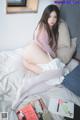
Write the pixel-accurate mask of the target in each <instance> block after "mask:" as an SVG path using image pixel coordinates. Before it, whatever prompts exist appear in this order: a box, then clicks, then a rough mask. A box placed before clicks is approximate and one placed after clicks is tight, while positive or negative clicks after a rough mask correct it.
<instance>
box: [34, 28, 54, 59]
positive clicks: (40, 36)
mask: <svg viewBox="0 0 80 120" xmlns="http://www.w3.org/2000/svg"><path fill="white" fill-rule="evenodd" d="M34 41H35V43H36V44H37V45H38V46H39V47H40V48H41V49H42V50H43V51H44V52H46V53H49V54H50V55H51V56H52V57H55V53H54V46H55V45H54V44H53V45H52V48H51V47H50V45H49V41H50V40H49V37H48V33H47V31H46V29H45V27H44V26H43V27H42V28H41V30H40V29H39V26H38V27H37V29H36V31H35V34H34ZM53 43H54V42H53Z"/></svg>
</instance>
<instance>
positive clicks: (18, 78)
mask: <svg viewBox="0 0 80 120" xmlns="http://www.w3.org/2000/svg"><path fill="white" fill-rule="evenodd" d="M22 54H23V49H17V50H13V51H3V52H0V111H1V112H2V111H3V112H9V120H17V118H16V116H15V114H14V112H12V111H11V105H12V103H13V102H14V99H15V96H16V93H17V90H18V89H19V88H20V87H21V85H22V83H23V80H26V79H28V78H30V77H32V76H35V74H34V73H32V72H30V71H28V70H26V69H25V68H24V67H23V64H22V62H21V61H22ZM41 87H42V86H41ZM37 89H41V88H39V87H38V88H36V90H37ZM37 96H38V97H43V98H44V99H45V101H46V103H47V102H48V101H49V98H50V97H54V98H59V97H60V98H64V99H67V100H70V101H72V102H74V103H76V104H78V105H80V98H79V97H77V96H76V95H74V94H73V93H72V92H70V91H69V90H67V89H66V88H64V87H63V86H62V85H59V86H54V87H51V89H49V90H48V91H46V92H43V93H39V94H37ZM37 96H35V95H33V96H32V97H31V96H30V97H29V98H28V99H27V100H26V102H28V101H30V100H31V99H32V98H37ZM54 118H55V120H60V117H58V116H54ZM61 120H62V118H61Z"/></svg>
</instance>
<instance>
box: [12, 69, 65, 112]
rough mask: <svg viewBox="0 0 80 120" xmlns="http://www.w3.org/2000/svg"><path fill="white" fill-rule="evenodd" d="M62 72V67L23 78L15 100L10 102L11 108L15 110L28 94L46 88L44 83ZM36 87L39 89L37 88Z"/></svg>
mask: <svg viewBox="0 0 80 120" xmlns="http://www.w3.org/2000/svg"><path fill="white" fill-rule="evenodd" d="M62 74H63V70H62V69H58V70H51V71H48V72H44V73H41V74H40V75H38V76H36V77H31V78H29V79H27V80H24V82H23V85H22V87H21V88H20V89H19V90H18V92H17V94H16V100H15V101H14V103H13V104H12V109H13V110H15V109H16V108H17V107H18V106H19V105H20V103H21V102H22V101H23V100H24V99H25V98H27V97H28V96H31V95H32V94H36V93H40V92H43V91H45V90H47V89H48V88H49V86H48V85H47V84H44V83H45V82H46V81H48V80H50V79H55V78H57V77H61V76H62ZM42 84H44V85H42ZM42 86H43V87H42ZM38 87H39V88H41V89H37V88H38ZM36 89H37V91H36Z"/></svg>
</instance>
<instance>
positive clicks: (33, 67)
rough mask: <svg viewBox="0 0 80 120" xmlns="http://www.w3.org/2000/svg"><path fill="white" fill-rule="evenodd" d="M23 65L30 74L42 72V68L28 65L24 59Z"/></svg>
mask: <svg viewBox="0 0 80 120" xmlns="http://www.w3.org/2000/svg"><path fill="white" fill-rule="evenodd" d="M23 64H24V66H25V67H26V68H27V69H29V70H30V71H32V72H35V73H36V74H40V73H42V72H43V70H42V68H40V67H39V66H38V65H36V64H32V63H29V62H28V61H27V60H25V59H24V60H23Z"/></svg>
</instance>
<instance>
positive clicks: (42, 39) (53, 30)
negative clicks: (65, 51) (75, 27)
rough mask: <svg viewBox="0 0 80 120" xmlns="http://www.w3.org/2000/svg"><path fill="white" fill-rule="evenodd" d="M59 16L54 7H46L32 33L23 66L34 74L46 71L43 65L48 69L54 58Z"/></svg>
mask: <svg viewBox="0 0 80 120" xmlns="http://www.w3.org/2000/svg"><path fill="white" fill-rule="evenodd" d="M59 15H60V12H59V9H58V7H57V6H56V5H49V6H47V7H46V8H45V10H44V12H43V14H42V17H41V19H40V21H39V23H38V25H37V27H36V30H35V32H34V37H33V39H34V41H33V43H32V44H31V45H30V46H28V47H27V48H26V49H25V53H24V58H25V59H24V62H23V63H24V66H25V67H26V68H28V69H29V70H31V71H33V72H35V73H41V72H43V71H47V69H46V68H45V67H44V66H45V64H46V67H49V65H48V63H49V62H50V61H52V60H53V58H55V57H56V49H57V40H58V23H59ZM52 63H53V62H51V64H52ZM49 69H50V68H49Z"/></svg>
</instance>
